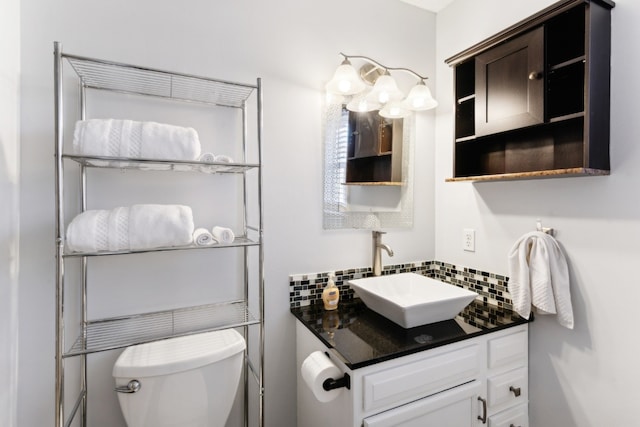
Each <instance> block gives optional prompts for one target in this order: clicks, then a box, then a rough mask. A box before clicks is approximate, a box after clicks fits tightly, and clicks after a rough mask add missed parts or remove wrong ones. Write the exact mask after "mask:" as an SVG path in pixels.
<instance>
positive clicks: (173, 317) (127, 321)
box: [63, 301, 260, 358]
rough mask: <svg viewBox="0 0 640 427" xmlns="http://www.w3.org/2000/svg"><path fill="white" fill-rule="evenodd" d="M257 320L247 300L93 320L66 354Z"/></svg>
mask: <svg viewBox="0 0 640 427" xmlns="http://www.w3.org/2000/svg"><path fill="white" fill-rule="evenodd" d="M258 323H260V320H259V319H258V318H256V317H254V316H253V315H252V314H251V312H250V311H249V308H248V307H247V304H246V303H245V301H233V302H229V303H217V304H207V305H201V306H195V307H188V308H179V309H175V310H164V311H157V312H152V313H144V314H136V315H132V316H122V317H113V318H107V319H100V320H92V321H89V322H87V325H86V327H85V329H84V331H83V332H82V333H81V334H80V336H79V337H78V338H77V339H76V341H75V342H74V344H73V346H72V347H71V348H70V349H69V351H67V352H66V353H64V355H63V357H65V358H66V357H72V356H79V355H81V354H90V353H96V352H100V351H106V350H114V349H118V348H123V347H128V346H131V345H136V344H142V343H147V342H152V341H157V340H162V339H167V338H173V337H178V336H183V335H189V334H194V333H201V332H209V331H214V330H217V329H226V328H235V327H241V326H248V325H253V324H258Z"/></svg>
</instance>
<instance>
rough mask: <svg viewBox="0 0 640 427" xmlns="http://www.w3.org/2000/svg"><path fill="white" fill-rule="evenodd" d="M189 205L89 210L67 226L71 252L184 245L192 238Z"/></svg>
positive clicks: (68, 245)
mask: <svg viewBox="0 0 640 427" xmlns="http://www.w3.org/2000/svg"><path fill="white" fill-rule="evenodd" d="M193 228H194V227H193V214H192V212H191V208H190V207H188V206H181V205H133V206H131V207H130V208H129V207H119V208H115V209H112V210H89V211H85V212H83V213H81V214H79V215H78V216H76V217H75V218H74V219H73V220H72V221H71V223H70V224H69V227H68V228H67V241H66V244H67V247H68V249H69V250H70V251H72V252H99V251H120V250H142V249H153V248H160V247H171V246H184V245H188V244H190V243H191V242H192V239H193Z"/></svg>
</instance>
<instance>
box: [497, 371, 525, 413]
mask: <svg viewBox="0 0 640 427" xmlns="http://www.w3.org/2000/svg"><path fill="white" fill-rule="evenodd" d="M527 389H528V381H527V368H519V369H514V370H513V371H509V372H507V373H504V374H501V375H495V376H492V377H489V378H488V379H487V397H488V399H487V404H488V405H489V410H492V409H496V408H498V407H500V406H511V405H514V404H516V403H519V402H526V401H527V394H528V392H527Z"/></svg>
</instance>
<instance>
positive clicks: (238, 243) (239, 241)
mask: <svg viewBox="0 0 640 427" xmlns="http://www.w3.org/2000/svg"><path fill="white" fill-rule="evenodd" d="M258 245H260V242H256V241H253V240H251V239H248V238H246V237H236V238H235V239H234V240H233V242H232V243H216V244H214V245H209V246H198V245H185V246H167V247H161V248H153V249H140V250H122V251H99V252H68V253H65V254H64V255H63V256H64V257H65V258H72V257H83V256H86V257H94V256H108V255H129V254H142V253H149V252H168V251H184V250H202V249H221V248H234V247H243V246H258Z"/></svg>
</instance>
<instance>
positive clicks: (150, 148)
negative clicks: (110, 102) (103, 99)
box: [73, 119, 201, 160]
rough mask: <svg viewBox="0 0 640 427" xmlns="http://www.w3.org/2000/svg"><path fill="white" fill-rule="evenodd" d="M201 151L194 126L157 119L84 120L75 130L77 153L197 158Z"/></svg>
mask: <svg viewBox="0 0 640 427" xmlns="http://www.w3.org/2000/svg"><path fill="white" fill-rule="evenodd" d="M200 151H201V147H200V140H199V138H198V134H197V132H196V131H195V130H194V129H192V128H185V127H180V126H173V125H168V124H162V123H155V122H136V121H132V120H115V119H91V120H81V121H78V122H77V123H76V127H75V131H74V133H73V152H74V153H75V154H77V155H86V156H109V157H126V158H133V159H135V158H146V159H158V160H195V159H197V158H198V157H199V156H200Z"/></svg>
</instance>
